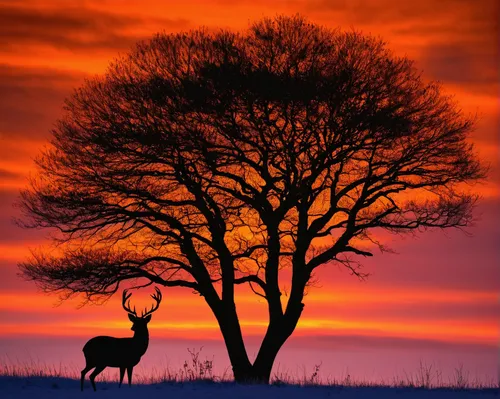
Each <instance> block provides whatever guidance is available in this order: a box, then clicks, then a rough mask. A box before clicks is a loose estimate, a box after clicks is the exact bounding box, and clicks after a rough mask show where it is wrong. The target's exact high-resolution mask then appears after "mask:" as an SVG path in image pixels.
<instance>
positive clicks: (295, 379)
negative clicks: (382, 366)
mask: <svg viewBox="0 0 500 399" xmlns="http://www.w3.org/2000/svg"><path fill="white" fill-rule="evenodd" d="M188 353H189V356H190V359H188V360H186V361H184V363H183V365H182V367H180V368H177V369H176V368H172V367H170V366H166V367H161V368H153V369H152V370H148V371H147V373H144V372H141V370H140V367H138V369H137V372H135V373H134V382H135V383H138V384H157V383H182V382H193V381H204V382H214V383H215V382H231V381H232V375H231V373H230V371H229V370H225V371H224V372H223V373H222V375H214V364H213V359H208V358H204V359H203V358H201V356H200V354H201V348H200V349H199V350H191V349H188ZM0 376H8V377H23V378H29V377H56V378H71V379H79V378H80V370H77V369H76V368H74V367H73V368H72V367H66V366H64V365H62V364H60V365H58V366H54V365H48V364H45V363H43V362H40V361H35V360H31V361H28V362H24V363H19V362H15V363H14V362H12V361H10V360H9V359H2V360H0ZM117 377H118V375H117V373H113V372H109V373H106V372H104V373H103V374H101V375H100V376H99V380H101V381H108V382H114V381H117ZM271 384H273V385H299V386H333V387H385V388H419V389H436V388H448V389H491V388H497V389H499V388H500V381H495V380H494V379H491V380H490V381H485V380H484V379H479V378H478V377H475V378H471V375H470V372H469V371H468V370H467V369H465V368H464V366H463V365H459V366H458V367H456V368H455V369H454V370H453V372H452V374H451V377H449V378H448V379H446V380H445V379H444V378H443V373H442V371H441V370H439V369H437V368H436V367H435V366H434V365H433V364H427V363H424V362H422V361H421V362H420V364H419V367H418V368H417V370H416V371H415V372H413V373H407V372H403V375H401V376H400V375H397V376H395V377H394V378H393V379H392V380H390V381H386V380H380V381H377V382H371V381H363V380H356V379H354V378H352V377H351V375H350V374H349V372H348V371H346V372H345V373H344V375H341V376H340V377H327V378H322V377H321V364H318V365H315V366H314V367H313V369H312V370H311V371H309V372H307V371H306V370H305V368H303V371H302V373H301V375H298V374H296V373H295V374H294V373H291V372H289V371H287V370H279V369H278V370H277V371H276V372H275V373H274V374H273V376H272V378H271Z"/></svg>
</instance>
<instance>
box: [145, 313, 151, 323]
mask: <svg viewBox="0 0 500 399" xmlns="http://www.w3.org/2000/svg"><path fill="white" fill-rule="evenodd" d="M144 320H145V321H146V323H149V322H150V321H151V315H147V316H146V317H145V318H144Z"/></svg>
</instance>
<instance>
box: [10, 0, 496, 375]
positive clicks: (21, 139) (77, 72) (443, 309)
mask: <svg viewBox="0 0 500 399" xmlns="http://www.w3.org/2000/svg"><path fill="white" fill-rule="evenodd" d="M69 4H73V6H69ZM499 11H500V9H499V5H498V2H497V1H496V0H491V1H488V0H484V1H470V2H468V1H458V0H446V1H439V2H436V1H431V0H423V1H420V2H407V1H405V2H401V1H399V0H381V1H378V0H373V1H370V0H364V1H360V2H347V1H340V0H338V1H337V0H313V1H308V0H297V1H284V0H283V1H282V0H278V1H263V0H253V1H250V0H246V1H240V2H232V1H225V0H207V1H202V0H197V1H196V0H194V1H192V0H186V1H183V2H169V1H162V0H157V1H154V0H147V1H141V2H137V1H130V0H98V1H97V0H86V1H77V2H67V1H64V0H29V1H22V2H21V1H2V0H0V38H1V41H0V92H1V94H2V95H1V96H0V341H1V340H3V339H9V338H13V337H25V338H30V339H34V338H37V337H56V338H57V337H63V338H64V337H83V338H90V337H92V336H94V335H102V334H109V335H115V336H128V335H129V333H131V332H130V331H129V329H130V322H129V321H128V319H127V317H126V314H125V312H124V311H123V309H122V308H121V305H120V298H118V297H113V298H112V299H111V300H109V301H108V302H106V303H105V304H104V305H103V306H84V307H83V308H81V309H76V307H77V306H78V305H79V304H80V303H81V298H73V299H71V300H68V301H66V302H64V303H62V304H61V305H60V306H57V307H54V304H57V301H58V298H57V295H46V294H44V293H41V292H39V291H37V289H36V287H35V286H34V285H33V284H32V283H28V282H26V281H23V280H22V278H20V277H19V276H18V275H17V273H18V268H17V263H18V262H20V261H23V260H24V259H25V258H26V257H27V256H29V255H30V250H31V249H36V248H38V247H41V246H43V245H44V244H46V243H47V238H46V237H47V234H48V233H49V232H47V231H40V230H25V229H21V228H19V227H17V226H16V225H15V224H13V223H12V219H13V218H15V217H19V216H20V214H19V210H18V209H17V208H14V207H13V206H12V204H13V202H14V201H15V200H16V198H17V196H18V194H19V189H21V188H24V187H26V185H27V183H28V179H29V177H30V175H34V174H36V166H35V162H34V159H35V158H36V157H37V156H38V155H39V154H40V152H41V151H42V150H43V149H44V147H45V146H48V145H49V140H50V130H51V128H52V127H53V125H54V122H55V121H56V120H57V119H58V118H59V117H60V116H61V112H62V107H63V101H64V99H65V98H66V97H68V96H69V95H71V93H72V91H73V89H75V88H77V87H79V86H80V85H81V84H82V83H83V82H84V80H85V79H86V78H88V77H91V76H92V75H94V74H102V73H104V72H105V71H106V67H107V66H108V64H109V63H110V62H112V60H113V59H114V58H116V57H118V56H119V55H121V54H125V53H126V52H127V51H128V50H129V49H130V48H131V47H132V46H133V44H134V43H136V42H137V41H139V40H147V39H148V38H150V37H151V36H152V35H153V34H154V33H156V32H160V31H165V32H168V33H170V32H180V31H186V30H190V29H196V28H198V27H200V26H204V27H206V28H207V29H209V30H218V29H220V28H224V29H232V30H240V31H242V30H245V29H246V28H247V27H248V26H249V24H250V23H252V22H253V21H254V20H257V19H260V18H262V17H265V16H270V17H273V16H275V15H277V14H285V15H294V14H296V13H300V14H302V15H303V16H305V17H306V18H308V19H309V20H310V21H311V22H314V23H317V24H320V25H324V26H327V27H329V28H336V27H340V28H341V29H345V30H351V29H354V30H358V31H361V32H363V33H366V34H372V35H374V36H380V37H381V38H382V39H384V40H385V41H386V42H387V43H388V47H389V48H390V49H391V50H392V51H393V52H394V54H396V55H397V56H407V57H408V58H410V59H413V60H415V61H416V65H417V67H418V69H421V70H422V71H423V76H424V77H425V78H426V79H428V80H439V81H441V82H442V85H443V87H444V91H445V93H447V94H450V95H454V99H455V101H456V102H457V103H458V104H459V106H460V108H461V109H462V110H463V111H464V113H466V114H473V115H477V123H476V127H475V129H474V132H473V134H472V136H471V140H472V142H473V143H474V145H475V148H476V151H477V153H478V155H479V157H480V159H481V160H482V161H484V163H485V164H487V165H489V167H490V170H489V175H488V178H487V180H486V181H485V182H482V183H480V184H478V185H476V186H474V187H472V188H470V189H472V190H473V191H475V192H478V193H479V194H480V195H481V196H482V200H481V201H480V202H479V206H478V207H477V209H476V213H475V215H476V217H477V221H476V223H475V226H473V227H471V228H470V229H468V230H467V231H468V232H470V233H472V235H471V236H470V237H469V236H467V235H465V234H463V233H462V232H460V231H449V232H445V233H443V232H440V231H435V232H430V233H426V234H423V235H419V236H418V237H417V238H416V239H413V238H412V237H406V238H404V239H402V238H400V237H396V236H391V235H384V236H382V235H381V236H380V239H382V240H384V243H387V244H388V245H389V246H390V248H391V249H393V250H394V251H395V252H397V254H391V253H383V254H381V253H379V252H375V256H373V257H372V258H367V260H364V259H362V262H363V265H364V269H363V270H364V271H366V272H368V273H369V274H370V277H368V278H367V279H366V281H360V280H359V279H357V278H356V277H355V276H351V275H349V272H348V271H347V270H341V269H339V268H337V267H336V266H335V267H328V266H322V267H321V268H320V270H319V272H318V273H317V275H316V278H315V281H316V282H317V283H316V284H314V285H313V286H311V287H309V288H308V294H307V296H306V297H305V309H304V312H303V314H302V318H301V320H300V321H299V324H298V326H297V329H296V331H295V333H294V337H297V338H298V339H299V338H300V339H305V338H308V337H309V338H310V339H311V342H312V341H314V344H313V343H311V345H313V346H314V348H315V349H319V350H325V351H328V350H330V347H329V343H328V341H326V340H325V341H322V340H321V339H318V340H316V339H317V337H329V338H330V339H332V337H333V339H335V337H340V336H342V337H344V338H343V339H346V338H345V337H348V338H347V339H346V340H347V341H349V339H350V338H349V337H351V338H352V339H353V342H355V340H356V339H358V337H370V338H374V339H375V340H379V341H377V342H381V340H386V341H384V342H389V343H390V342H392V341H394V342H396V341H397V342H399V341H398V340H400V339H401V340H404V346H405V348H413V346H412V345H415V347H417V346H418V347H420V346H422V345H423V346H424V347H426V348H428V349H429V350H430V351H431V352H432V351H435V350H436V345H435V343H436V342H438V343H442V344H443V345H445V344H446V345H447V347H451V348H452V349H451V351H452V350H454V349H453V348H455V349H456V350H457V351H460V350H461V348H462V346H463V345H467V347H468V348H473V349H470V350H471V351H473V350H474V348H479V349H477V350H478V351H480V353H481V354H483V353H488V354H489V355H488V358H485V359H484V363H485V364H487V366H486V367H483V369H484V368H489V369H491V373H490V374H491V375H492V376H494V375H496V370H494V369H493V366H491V367H490V365H493V364H495V358H497V357H498V356H497V355H495V353H497V354H498V343H499V324H498V323H499V321H498V320H499V318H498V315H499V314H500V307H499V292H500V291H499V289H500V268H499V265H500V245H499V237H500V225H499V221H500V184H499V182H500V168H499V166H500V165H499V160H500V157H499V149H500V147H499V146H500V142H499V140H500V136H499V134H498V132H499V115H500V113H499V93H500V85H499V80H498V59H499V56H500V54H499V50H498V49H499V48H500V43H499V37H500V31H499V24H498V21H499V20H500V14H499ZM284 285H285V286H286V283H285V284H284ZM134 295H135V294H134ZM163 295H164V299H163V303H162V307H161V308H160V309H159V311H158V312H157V313H155V314H154V316H153V321H152V323H151V325H150V332H151V336H152V337H153V338H152V339H154V337H158V338H162V339H171V340H181V339H182V340H189V339H192V340H196V342H203V340H207V341H210V340H216V341H221V340H222V337H221V333H220V332H219V329H218V325H217V322H216V320H215V318H214V316H213V315H212V313H211V312H210V309H209V308H208V307H207V305H206V304H205V303H204V301H203V300H202V298H201V297H200V296H197V295H196V294H193V293H191V292H190V290H189V289H179V288H175V289H167V288H164V289H163ZM136 296H137V299H136V298H134V300H136V303H137V304H138V307H140V306H147V305H148V296H147V294H146V293H138V294H137V295H136ZM237 307H238V314H239V316H240V320H241V326H242V329H243V333H244V335H245V338H247V337H248V338H249V339H257V338H259V337H261V336H262V334H263V333H264V331H265V327H266V326H267V323H268V320H267V309H266V305H265V303H264V301H263V300H259V298H258V297H256V296H255V295H253V294H252V292H251V291H249V290H247V289H246V288H245V289H244V288H243V287H241V288H240V287H238V289H237ZM306 342H307V341H306ZM342 342H344V341H342ZM426 345H427V346H426ZM485 348H486V349H485ZM18 349H19V348H18ZM13 350H14V349H13ZM285 350H287V349H286V348H285ZM79 351H80V349H77V350H76V352H75V355H74V359H75V362H80V355H81V353H80V352H79ZM401 353H403V352H401ZM436 353H437V352H436ZM478 353H479V352H478ZM1 355H3V354H2V353H0V356H1ZM217 355H218V356H221V357H223V356H225V354H224V353H221V354H217ZM300 356H302V358H297V364H301V363H304V362H314V361H316V360H317V361H321V359H313V358H310V357H308V355H307V354H306V355H304V354H302V355H300ZM311 356H312V355H311ZM314 356H317V352H315V354H314ZM401 356H402V357H403V356H404V355H403V354H402V355H401ZM436 356H437V355H436ZM430 360H432V358H431V359H430ZM471 367H475V366H474V365H472V366H471Z"/></svg>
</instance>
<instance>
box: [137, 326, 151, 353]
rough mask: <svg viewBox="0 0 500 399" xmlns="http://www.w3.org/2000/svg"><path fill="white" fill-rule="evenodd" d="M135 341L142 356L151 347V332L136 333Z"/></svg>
mask: <svg viewBox="0 0 500 399" xmlns="http://www.w3.org/2000/svg"><path fill="white" fill-rule="evenodd" d="M133 339H134V341H135V342H136V344H137V348H138V350H139V352H141V356H142V355H143V354H144V353H145V352H146V349H148V345H149V331H148V330H146V331H136V332H135V333H134V337H133Z"/></svg>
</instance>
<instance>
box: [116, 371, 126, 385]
mask: <svg viewBox="0 0 500 399" xmlns="http://www.w3.org/2000/svg"><path fill="white" fill-rule="evenodd" d="M123 377H125V367H120V385H118V387H121V386H122V382H123Z"/></svg>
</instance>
